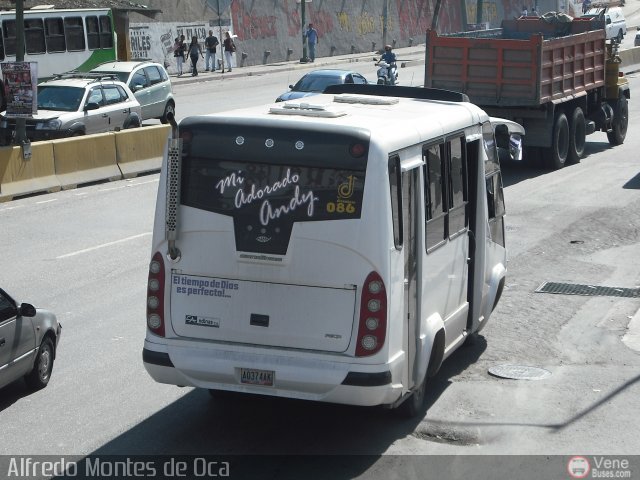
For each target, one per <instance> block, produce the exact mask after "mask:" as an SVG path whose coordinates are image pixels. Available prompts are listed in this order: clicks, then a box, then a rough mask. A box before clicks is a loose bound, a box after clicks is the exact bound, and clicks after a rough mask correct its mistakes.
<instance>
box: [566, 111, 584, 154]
mask: <svg viewBox="0 0 640 480" xmlns="http://www.w3.org/2000/svg"><path fill="white" fill-rule="evenodd" d="M586 132H587V129H586V124H585V119H584V112H583V111H582V109H581V108H580V107H576V108H575V110H574V111H573V114H571V121H570V122H569V154H568V156H567V162H569V163H580V159H581V158H582V156H583V155H584V144H585V138H586V136H587V133H586Z"/></svg>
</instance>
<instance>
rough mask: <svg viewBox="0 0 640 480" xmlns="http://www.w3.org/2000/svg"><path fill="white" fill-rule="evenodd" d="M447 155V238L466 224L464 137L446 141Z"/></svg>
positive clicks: (462, 230) (460, 230) (463, 229)
mask: <svg viewBox="0 0 640 480" xmlns="http://www.w3.org/2000/svg"><path fill="white" fill-rule="evenodd" d="M447 146H448V150H449V155H448V164H449V179H448V180H449V195H448V200H449V202H448V203H449V205H448V207H449V208H448V211H449V238H453V237H455V236H456V235H458V234H460V233H462V232H464V231H465V230H466V228H467V226H468V218H467V215H466V204H467V201H468V194H467V169H466V158H465V156H464V152H465V149H464V138H463V137H460V138H455V139H452V140H451V141H450V142H448V143H447Z"/></svg>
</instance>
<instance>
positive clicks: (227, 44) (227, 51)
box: [222, 32, 236, 73]
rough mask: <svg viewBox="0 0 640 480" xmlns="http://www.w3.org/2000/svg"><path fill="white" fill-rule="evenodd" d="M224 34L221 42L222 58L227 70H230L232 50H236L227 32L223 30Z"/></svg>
mask: <svg viewBox="0 0 640 480" xmlns="http://www.w3.org/2000/svg"><path fill="white" fill-rule="evenodd" d="M224 36H225V39H224V42H222V43H223V44H224V58H225V60H226V61H227V66H228V67H229V71H231V62H232V60H233V52H235V51H236V45H235V43H233V40H232V39H231V35H230V34H229V32H224ZM222 73H224V69H223V70H222Z"/></svg>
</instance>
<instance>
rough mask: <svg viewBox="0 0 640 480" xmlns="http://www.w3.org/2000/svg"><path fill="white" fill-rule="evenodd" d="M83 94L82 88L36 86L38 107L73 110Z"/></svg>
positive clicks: (63, 110)
mask: <svg viewBox="0 0 640 480" xmlns="http://www.w3.org/2000/svg"><path fill="white" fill-rule="evenodd" d="M83 96H84V88H79V87H63V86H53V85H41V86H39V87H38V108H41V109H43V110H60V111H62V112H75V111H77V110H78V107H79V106H80V102H81V101H82V97H83Z"/></svg>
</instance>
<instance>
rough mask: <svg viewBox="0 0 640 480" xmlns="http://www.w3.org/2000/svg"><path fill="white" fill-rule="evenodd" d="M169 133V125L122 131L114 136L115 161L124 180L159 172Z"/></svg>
mask: <svg viewBox="0 0 640 480" xmlns="http://www.w3.org/2000/svg"><path fill="white" fill-rule="evenodd" d="M170 132H171V127H170V126H169V125H153V126H149V127H142V128H133V129H130V130H122V131H120V132H117V133H116V134H115V137H116V160H117V162H118V167H120V170H121V171H122V174H123V175H124V177H125V178H130V177H135V176H136V175H138V174H140V173H146V172H152V171H158V170H160V166H161V165H162V156H163V155H164V150H165V148H166V146H167V139H168V138H169V134H170Z"/></svg>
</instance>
